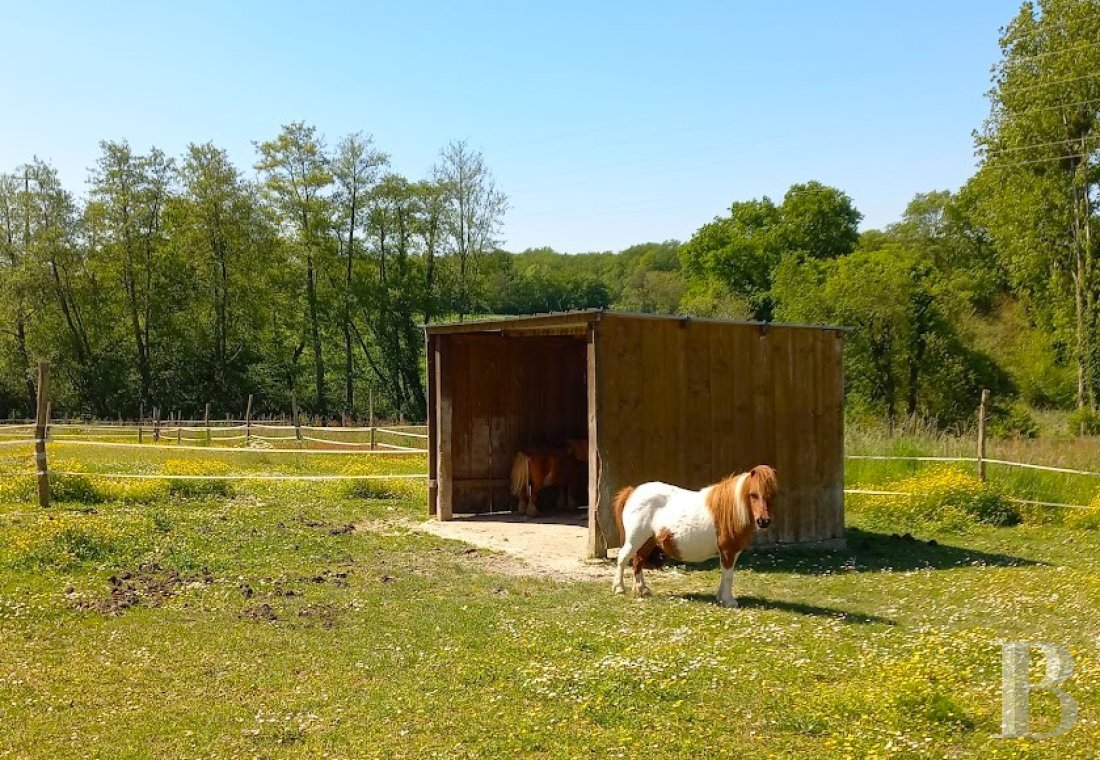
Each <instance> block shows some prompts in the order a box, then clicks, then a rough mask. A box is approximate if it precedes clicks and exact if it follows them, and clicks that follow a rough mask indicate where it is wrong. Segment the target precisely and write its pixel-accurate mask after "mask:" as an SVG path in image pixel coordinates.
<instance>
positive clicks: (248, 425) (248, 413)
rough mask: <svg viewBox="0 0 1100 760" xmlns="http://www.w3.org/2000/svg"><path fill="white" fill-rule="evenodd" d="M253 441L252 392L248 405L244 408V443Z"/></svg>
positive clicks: (249, 395) (246, 444)
mask: <svg viewBox="0 0 1100 760" xmlns="http://www.w3.org/2000/svg"><path fill="white" fill-rule="evenodd" d="M251 443H252V394H251V393H249V394H248V406H247V407H246V408H245V410H244V445H245V446H248V445H249V444H251Z"/></svg>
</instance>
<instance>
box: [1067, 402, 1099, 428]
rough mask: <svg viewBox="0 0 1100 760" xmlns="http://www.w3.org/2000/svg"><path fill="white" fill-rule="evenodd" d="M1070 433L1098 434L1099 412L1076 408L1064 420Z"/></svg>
mask: <svg viewBox="0 0 1100 760" xmlns="http://www.w3.org/2000/svg"><path fill="white" fill-rule="evenodd" d="M1066 426H1067V427H1068V428H1069V432H1070V435H1100V412H1094V411H1093V410H1091V409H1088V408H1085V409H1077V410H1075V411H1074V412H1072V413H1071V414H1070V415H1069V418H1068V419H1067V421H1066Z"/></svg>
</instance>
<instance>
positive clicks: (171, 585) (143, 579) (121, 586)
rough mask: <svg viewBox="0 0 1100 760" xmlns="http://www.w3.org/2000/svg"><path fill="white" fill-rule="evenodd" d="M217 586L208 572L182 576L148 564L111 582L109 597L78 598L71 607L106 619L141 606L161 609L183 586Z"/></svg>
mask: <svg viewBox="0 0 1100 760" xmlns="http://www.w3.org/2000/svg"><path fill="white" fill-rule="evenodd" d="M213 582H214V577H213V576H212V575H211V574H210V572H209V571H208V570H206V569H205V568H203V572H201V573H193V574H190V575H187V576H181V575H180V574H179V573H178V572H176V571H175V570H173V569H171V568H163V567H161V566H160V565H158V564H157V563H155V562H148V563H144V564H142V565H140V566H138V568H137V569H136V570H124V571H123V572H121V573H118V574H117V575H112V576H111V577H110V578H108V579H107V584H108V587H109V588H108V591H107V593H106V595H104V596H94V597H90V598H89V597H86V596H75V597H74V598H72V599H71V600H70V605H71V606H73V607H76V608H77V609H83V610H90V611H92V612H99V613H102V614H104V615H118V614H120V613H122V612H123V611H124V610H127V609H129V608H130V607H133V606H135V605H138V604H142V605H145V606H147V607H159V606H161V605H162V604H164V602H165V601H166V600H167V599H169V598H170V597H173V596H175V595H176V592H177V591H178V590H179V588H180V587H181V586H184V585H187V584H191V583H203V584H210V583H213Z"/></svg>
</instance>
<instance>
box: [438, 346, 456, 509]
mask: <svg viewBox="0 0 1100 760" xmlns="http://www.w3.org/2000/svg"><path fill="white" fill-rule="evenodd" d="M447 347H448V341H447V340H446V338H442V337H437V338H436V350H435V377H436V387H437V388H438V389H439V399H438V400H437V404H438V408H437V409H436V416H437V418H438V425H439V429H438V431H437V432H436V447H437V450H436V470H437V477H438V480H439V483H438V491H437V501H436V513H435V516H436V517H437V518H438V519H440V520H450V519H452V517H453V516H454V514H453V512H454V467H453V466H452V464H451V422H452V418H453V409H452V407H451V401H452V398H451V366H450V363H449V357H448V355H447Z"/></svg>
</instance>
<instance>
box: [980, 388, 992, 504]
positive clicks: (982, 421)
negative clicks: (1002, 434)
mask: <svg viewBox="0 0 1100 760" xmlns="http://www.w3.org/2000/svg"><path fill="white" fill-rule="evenodd" d="M988 405H989V391H988V390H987V389H985V388H983V389H982V403H981V406H979V407H978V478H979V479H980V480H981V481H982V482H983V483H984V482H985V416H986V412H987V407H988Z"/></svg>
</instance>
